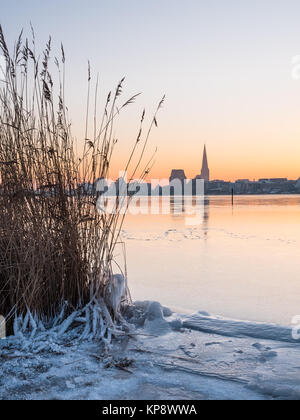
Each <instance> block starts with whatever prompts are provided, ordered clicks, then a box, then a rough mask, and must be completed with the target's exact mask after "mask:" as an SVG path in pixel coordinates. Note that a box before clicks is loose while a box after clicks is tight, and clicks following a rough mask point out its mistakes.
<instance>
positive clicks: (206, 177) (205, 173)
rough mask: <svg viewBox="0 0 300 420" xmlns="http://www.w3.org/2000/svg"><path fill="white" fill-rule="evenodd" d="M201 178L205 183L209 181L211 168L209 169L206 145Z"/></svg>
mask: <svg viewBox="0 0 300 420" xmlns="http://www.w3.org/2000/svg"><path fill="white" fill-rule="evenodd" d="M201 178H202V179H204V181H209V168H208V162H207V153H206V145H204V151H203V161H202V169H201Z"/></svg>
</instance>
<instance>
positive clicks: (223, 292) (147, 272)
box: [123, 196, 300, 324]
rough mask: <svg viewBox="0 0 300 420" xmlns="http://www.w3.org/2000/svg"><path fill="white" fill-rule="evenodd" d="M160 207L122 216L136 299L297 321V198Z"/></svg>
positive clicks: (163, 201) (176, 202) (177, 200)
mask: <svg viewBox="0 0 300 420" xmlns="http://www.w3.org/2000/svg"><path fill="white" fill-rule="evenodd" d="M159 201H160V206H161V208H163V207H164V205H166V206H167V205H168V206H169V209H170V211H169V214H162V212H159V214H151V211H148V212H144V214H139V215H136V216H133V215H130V214H129V216H128V218H127V221H126V224H125V227H124V232H123V237H124V240H125V241H126V244H127V256H128V271H129V282H130V285H131V290H132V293H133V296H134V298H135V299H139V300H140V299H144V300H149V299H151V300H152V299H153V300H159V301H161V302H162V303H164V304H166V305H169V306H172V307H175V308H178V309H179V310H182V311H183V310H187V311H196V310H204V311H208V312H210V313H213V314H217V315H223V316H227V317H231V318H240V319H248V320H255V321H267V322H275V323H281V324H289V323H290V320H291V319H292V318H293V317H294V316H295V315H298V314H300V264H299V256H300V255H299V253H300V252H299V251H300V197H299V196H237V197H235V199H234V206H233V207H232V203H231V197H228V196H226V197H206V198H205V199H203V200H202V202H199V201H196V199H195V198H193V197H190V199H189V200H184V199H182V198H181V197H171V198H170V197H168V198H160V199H159ZM150 204H151V203H150V202H149V201H147V203H146V204H145V202H144V204H143V205H144V206H149V205H150ZM148 210H149V209H148ZM199 214H201V215H202V219H201V220H202V222H201V224H200V225H197V224H194V225H190V224H189V223H187V220H191V219H193V218H195V217H197V216H199Z"/></svg>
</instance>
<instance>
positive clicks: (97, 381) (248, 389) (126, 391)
mask: <svg viewBox="0 0 300 420" xmlns="http://www.w3.org/2000/svg"><path fill="white" fill-rule="evenodd" d="M127 317H128V320H129V322H132V323H134V324H135V325H136V330H135V331H134V332H132V333H130V334H129V335H127V336H126V337H123V338H122V339H120V340H119V341H118V342H117V341H116V342H115V343H114V346H113V348H112V349H111V354H113V358H112V357H110V356H109V355H108V354H106V353H105V351H103V347H102V346H100V345H99V343H98V342H97V341H91V342H89V341H85V342H83V341H78V340H77V339H76V336H75V335H74V332H73V331H72V330H70V331H67V332H66V334H65V336H64V337H63V338H62V337H61V338H60V339H59V340H58V341H57V340H54V341H53V342H51V337H48V339H47V340H48V341H49V344H51V345H48V346H47V347H45V346H41V348H44V350H41V351H40V352H39V351H36V353H33V350H32V349H30V348H29V347H28V346H27V347H26V346H25V347H24V343H22V340H20V339H19V338H17V337H11V338H9V339H7V340H2V341H1V342H0V361H1V365H0V371H1V376H0V398H1V399H100V400H101V399H125V400H126V399H127V400H128V399H129V400H130V399H150V400H155V399H158V400H159V399H171V400H172V399H187V400H193V399H273V398H275V399H277V398H278V399H300V379H299V369H300V347H299V344H298V343H292V342H287V340H284V339H285V338H286V336H285V335H284V334H283V335H281V336H280V334H279V335H278V337H277V338H276V337H275V335H273V333H275V329H276V327H275V326H270V328H266V326H265V325H264V327H263V330H264V331H267V335H268V337H266V336H262V335H260V337H261V338H252V336H251V334H252V333H253V334H255V336H256V337H257V336H258V334H260V332H259V331H262V330H261V327H262V326H261V325H260V324H257V328H254V327H255V324H253V323H251V324H249V323H244V325H242V324H243V323H242V322H238V323H237V321H230V320H223V319H221V318H213V317H209V316H207V315H203V314H202V315H201V314H197V316H191V317H187V316H180V315H175V314H173V315H171V312H170V311H169V310H168V309H167V308H162V307H161V306H160V305H159V304H158V303H150V302H146V303H143V302H140V303H138V304H137V305H136V306H135V307H134V308H131V309H130V310H129V311H128V313H127ZM199 322H200V323H201V324H199ZM251 326H252V327H251ZM196 327H197V329H200V330H201V331H198V330H196ZM242 327H243V328H242ZM248 327H251V328H250V329H249V331H250V334H247V329H248ZM191 328H195V330H194V329H191ZM222 328H223V329H224V331H222ZM279 328H280V327H279ZM204 329H205V331H208V330H209V329H210V332H203V330H204ZM256 330H257V331H258V332H257V331H256ZM279 331H281V330H279ZM281 332H282V331H281ZM230 333H231V335H230ZM263 337H264V338H263ZM282 337H283V339H282ZM268 338H269V339H268ZM270 338H272V339H271V340H270ZM43 340H45V335H44V336H43V337H42V336H41V337H40V341H41V344H42V343H43ZM38 341H39V336H36V337H35V347H34V348H35V349H38V347H37V345H38Z"/></svg>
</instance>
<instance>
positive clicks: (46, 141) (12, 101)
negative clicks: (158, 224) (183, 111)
mask: <svg viewBox="0 0 300 420" xmlns="http://www.w3.org/2000/svg"><path fill="white" fill-rule="evenodd" d="M31 45H32V46H31ZM0 54H2V55H3V56H4V58H5V65H6V69H5V73H6V77H5V81H2V82H0V314H2V315H4V316H6V317H7V318H12V317H14V316H16V315H17V316H22V315H25V314H26V313H31V314H34V316H35V317H41V318H44V319H45V318H46V319H51V318H54V317H55V316H57V314H58V313H59V312H60V311H61V308H62V306H63V305H64V304H65V302H67V303H68V308H69V312H70V311H71V310H74V311H75V310H77V309H78V308H84V307H85V305H87V304H89V302H91V301H94V300H95V299H99V300H101V299H102V297H105V288H106V287H107V285H108V284H109V282H110V280H111V278H112V275H113V260H114V251H115V247H116V244H117V243H118V242H119V241H120V229H121V227H122V223H123V221H124V216H123V214H121V213H120V211H119V209H118V207H117V208H116V212H115V213H114V214H105V213H101V214H99V213H98V212H97V210H96V202H97V198H98V196H97V194H99V193H97V191H96V188H95V182H96V180H98V179H102V178H106V177H107V174H108V171H109V168H110V162H111V157H112V154H113V151H114V147H115V145H116V141H115V139H114V137H113V127H114V123H115V119H116V118H117V116H118V114H119V112H120V111H121V110H123V109H124V108H125V107H126V106H127V105H129V104H131V103H132V102H134V100H135V99H136V97H137V96H138V95H135V96H133V97H132V98H130V99H129V100H127V101H126V102H125V103H124V104H123V105H122V104H121V105H119V99H120V96H121V93H122V85H123V82H124V79H123V80H122V81H121V82H120V83H119V84H118V86H117V88H116V90H115V92H114V93H110V94H109V95H108V97H107V101H106V105H105V109H104V112H103V118H102V119H101V121H100V124H99V125H97V122H96V118H95V124H94V129H93V132H94V134H93V136H92V137H91V138H88V131H89V127H88V121H89V101H90V84H91V74H90V67H89V72H88V91H89V94H88V105H87V119H86V140H85V145H84V147H83V152H82V153H81V155H80V156H78V155H77V154H76V150H77V149H76V147H77V146H76V144H75V140H74V138H73V137H72V133H71V125H70V123H69V119H68V115H67V108H66V104H65V98H64V96H65V94H64V91H65V88H64V79H65V52H64V49H63V47H61V57H60V59H59V60H58V59H56V58H55V65H56V67H57V71H55V81H54V77H53V72H51V70H50V67H51V66H50V54H51V39H50V40H49V42H48V43H47V45H46V48H45V51H44V52H43V54H42V59H41V60H39V59H38V58H37V55H36V53H35V39H34V32H33V31H32V41H30V43H29V41H28V40H26V41H25V42H23V41H22V34H21V35H20V37H19V39H18V40H17V42H16V44H15V48H14V52H13V53H12V54H11V53H10V52H9V49H8V46H7V43H6V40H5V37H4V35H3V31H2V28H1V26H0ZM96 97H97V88H96V93H95V98H96ZM162 102H163V101H162ZM162 102H161V103H160V104H159V107H158V109H159V108H160V107H161V105H162ZM96 106H97V105H96V101H95V109H96ZM158 109H157V110H158ZM94 112H95V111H94ZM144 116H145V113H143V116H142V120H141V127H140V129H139V132H138V136H137V138H136V140H135V143H134V147H133V150H132V152H131V153H130V152H129V161H128V165H127V168H126V169H128V167H129V165H131V164H132V162H133V165H134V169H133V173H132V178H133V177H136V174H137V171H138V170H139V167H140V165H141V162H142V156H143V154H144V152H145V148H146V145H147V142H148V138H149V135H150V132H151V129H152V127H153V126H155V125H156V124H157V122H156V113H155V115H154V117H153V119H152V120H151V123H150V128H149V130H148V131H147V132H146V135H145V136H144V137H143V122H144ZM142 137H143V140H142ZM140 143H142V147H141V146H140ZM137 153H139V154H138V155H137ZM134 159H135V160H136V162H134ZM150 166H151V161H150V162H149V163H148V164H147V166H146V168H145V169H144V170H143V171H142V172H141V175H140V178H141V179H143V177H145V175H146V174H147V173H148V171H149V168H150ZM87 183H88V184H87ZM86 185H88V186H89V193H88V194H87V191H86V188H85V186H86ZM111 312H112V311H111ZM111 315H114V314H112V313H111Z"/></svg>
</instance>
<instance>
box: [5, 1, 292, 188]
mask: <svg viewBox="0 0 300 420" xmlns="http://www.w3.org/2000/svg"><path fill="white" fill-rule="evenodd" d="M299 17H300V2H299V0H226V1H224V0H209V1H208V0H205V1H204V0H185V1H183V0H151V1H149V0H105V1H104V0H88V1H83V0H60V1H59V0H51V1H50V0H43V1H40V0H27V1H26V2H21V1H20V0H10V1H9V2H8V1H6V0H5V1H4V0H0V22H1V24H2V26H3V29H4V32H5V34H6V36H7V38H8V40H9V42H10V43H11V45H13V42H14V40H15V39H16V37H17V36H18V33H19V31H20V30H21V29H22V28H24V31H25V33H26V34H30V30H29V24H30V22H32V24H33V26H34V28H35V32H36V37H37V39H38V42H39V46H40V48H42V47H43V45H44V44H45V43H46V41H47V39H48V35H49V34H51V35H52V39H53V45H54V50H55V48H56V49H57V51H58V50H59V45H60V42H63V44H64V48H65V51H66V56H67V90H66V93H67V102H68V105H69V109H70V115H71V119H72V123H73V133H74V134H75V135H76V137H77V138H78V141H81V139H83V138H84V129H83V127H84V118H85V117H84V116H85V98H86V89H87V84H86V74H87V61H88V60H90V61H91V66H92V75H93V81H95V75H96V73H97V72H99V78H100V94H101V95H102V97H103V98H104V97H106V94H107V92H108V91H109V90H110V89H112V88H113V87H114V86H115V84H116V83H117V82H118V81H119V80H120V79H121V78H122V77H123V76H126V83H125V89H124V98H126V97H127V96H128V97H129V96H131V95H132V94H134V93H138V92H142V95H141V97H139V99H138V102H137V103H136V104H134V105H132V106H131V108H130V109H129V110H128V111H127V113H126V114H124V115H123V116H121V117H120V121H119V123H118V124H117V127H116V133H115V135H116V137H117V138H118V139H119V144H118V148H117V149H116V154H115V159H114V167H113V174H112V176H114V175H115V174H116V173H117V171H119V170H122V169H124V167H125V162H126V160H127V156H128V150H129V149H130V147H131V146H132V145H133V142H134V139H135V136H136V132H137V128H138V123H139V119H140V114H141V112H142V110H143V108H144V107H145V108H146V110H147V115H149V116H150V115H151V113H152V112H153V111H154V109H155V107H156V105H157V103H158V102H159V100H160V99H161V97H162V96H163V95H164V94H166V102H165V105H164V107H163V109H162V110H161V112H160V115H159V119H158V121H159V126H158V128H157V129H155V130H154V131H153V133H152V137H151V140H150V143H149V147H148V149H147V155H146V157H145V159H146V158H147V156H151V155H152V153H153V151H154V150H155V148H156V146H157V147H158V152H157V155H156V164H155V166H154V167H153V169H152V173H151V177H152V178H159V179H161V178H168V177H169V175H170V171H171V169H172V168H174V169H184V170H185V171H186V175H187V176H188V177H189V178H191V177H194V176H195V175H197V174H199V173H200V170H201V162H202V152H203V146H204V143H205V144H206V146H207V152H208V161H209V166H210V171H211V177H212V178H213V179H225V180H234V179H239V178H249V179H258V178H265V177H288V178H291V179H297V178H299V177H300V164H299V159H300V79H299V80H295V77H294V78H293V77H292V59H293V57H295V56H297V55H300V25H299Z"/></svg>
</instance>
